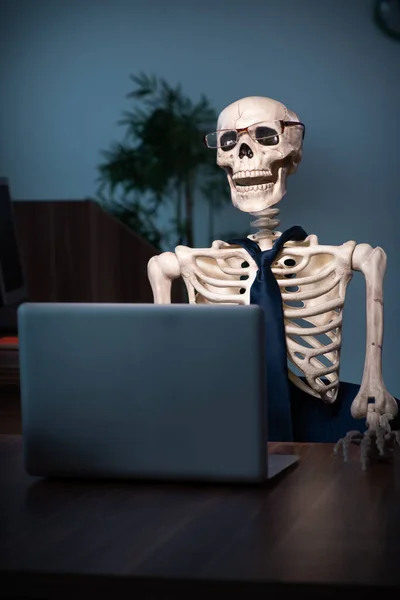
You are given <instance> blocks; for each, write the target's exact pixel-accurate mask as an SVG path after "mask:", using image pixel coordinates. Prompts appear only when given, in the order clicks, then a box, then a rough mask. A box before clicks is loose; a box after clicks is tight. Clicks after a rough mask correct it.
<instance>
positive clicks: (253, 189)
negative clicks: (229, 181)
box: [235, 183, 274, 192]
mask: <svg viewBox="0 0 400 600" xmlns="http://www.w3.org/2000/svg"><path fill="white" fill-rule="evenodd" d="M273 185H274V184H273V183H260V184H259V185H235V188H236V189H237V190H239V191H240V192H256V191H257V192H259V191H265V190H267V189H269V188H271V187H273Z"/></svg>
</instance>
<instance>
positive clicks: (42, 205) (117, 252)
mask: <svg viewBox="0 0 400 600" xmlns="http://www.w3.org/2000/svg"><path fill="white" fill-rule="evenodd" d="M14 214H15V220H16V228H17V234H18V243H19V247H20V253H21V262H22V266H23V271H24V276H25V280H26V287H27V294H28V298H27V299H28V301H30V302H116V303H152V302H153V294H152V291H151V287H150V283H149V281H148V277H147V263H148V261H149V260H150V258H151V257H152V256H154V255H155V254H157V250H156V249H155V248H153V247H152V246H151V245H150V244H149V243H148V242H146V241H145V240H143V239H142V238H140V237H139V236H138V235H136V234H135V232H133V231H131V230H130V229H128V228H127V227H126V226H125V225H123V224H122V223H121V222H120V221H118V220H117V219H115V218H114V217H112V216H111V215H109V214H107V213H106V212H104V210H103V209H102V208H101V207H100V206H99V205H98V204H96V203H95V202H93V201H90V200H86V201H18V202H14ZM172 300H173V302H177V303H180V302H186V292H185V290H184V285H183V283H182V282H181V281H179V282H175V283H174V285H173V288H172ZM1 310H3V312H4V309H0V311H1ZM11 310H14V313H16V309H11V308H10V307H8V308H7V311H8V312H10V311H11ZM13 320H15V327H16V317H15V315H14V316H13ZM1 334H2V331H1V326H0V335H1ZM10 383H13V384H15V385H18V384H19V369H18V349H17V350H16V352H15V353H10V352H6V351H5V350H4V349H1V348H0V400H1V386H2V385H9V384H10Z"/></svg>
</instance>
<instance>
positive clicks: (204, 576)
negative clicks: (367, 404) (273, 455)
mask: <svg viewBox="0 0 400 600" xmlns="http://www.w3.org/2000/svg"><path fill="white" fill-rule="evenodd" d="M272 449H273V451H275V452H282V451H287V450H288V449H293V446H290V445H279V444H274V445H273V446H272ZM294 449H295V450H296V451H298V452H299V453H300V455H301V464H300V465H299V466H298V467H296V468H295V469H294V470H293V471H291V472H288V473H286V474H285V475H284V476H283V477H281V478H280V480H279V481H276V482H275V483H274V484H269V485H267V486H265V487H264V488H262V489H260V488H258V489H254V488H249V487H247V488H246V487H233V486H215V485H213V486H194V485H191V486H184V485H173V484H169V485H165V484H162V485H161V484H153V485H151V484H143V483H142V484H134V483H121V482H120V483H118V482H117V483H109V482H107V483H105V482H103V483H101V482H92V483H90V482H80V483H79V482H69V483H67V482H46V481H41V480H39V479H35V478H32V477H29V476H27V475H26V474H25V473H24V470H23V465H22V452H21V438H20V437H19V436H11V435H10V436H7V435H4V436H0V494H1V512H0V531H1V538H0V597H2V598H4V597H8V598H11V597H16V596H19V597H24V598H27V597H34V598H42V599H47V598H52V599H57V600H63V599H64V598H68V599H69V600H70V599H72V598H73V599H77V598H89V597H90V598H92V597H93V598H96V599H99V598H100V599H102V598H115V599H118V600H120V599H123V598H128V597H129V598H130V599H132V598H139V599H140V600H142V599H146V598H151V599H153V600H154V599H158V598H160V599H161V598H163V599H164V600H165V599H169V598H174V600H176V599H177V598H178V599H180V598H185V600H191V598H193V597H195V596H194V594H195V592H199V597H200V595H201V596H202V597H206V595H207V598H208V597H212V598H214V597H218V598H222V599H224V598H228V597H230V596H231V593H233V592H235V598H236V597H238V598H239V597H241V598H244V599H246V600H247V598H251V599H253V598H263V600H270V599H271V598H280V600H282V594H283V593H284V597H285V598H286V597H291V598H293V599H295V600H296V599H297V598H319V599H322V598H339V597H340V598H343V597H347V594H348V595H349V596H348V597H351V598H352V599H354V598H361V597H362V598H363V599H365V598H371V599H372V598H374V600H376V598H377V597H378V598H380V597H383V594H384V593H388V592H390V593H391V594H392V595H391V596H390V597H392V598H396V597H398V596H399V589H400V470H399V468H393V467H391V466H389V465H376V466H374V467H373V468H372V469H371V470H370V471H369V472H367V473H364V472H362V471H361V469H360V465H359V463H358V462H357V461H356V460H355V459H354V460H352V461H351V462H350V463H349V464H343V463H342V462H341V460H340V459H339V458H335V457H334V456H333V455H332V446H331V445H295V446H294ZM296 584H297V585H296ZM331 584H332V585H331ZM368 586H370V587H368ZM371 586H372V587H371ZM381 586H383V587H387V588H391V589H386V590H385V591H384V590H382V589H376V587H379V588H380V587H381ZM286 592H287V594H286ZM196 597H197V594H196ZM386 597H389V596H386Z"/></svg>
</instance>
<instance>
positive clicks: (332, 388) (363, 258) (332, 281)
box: [148, 97, 399, 468]
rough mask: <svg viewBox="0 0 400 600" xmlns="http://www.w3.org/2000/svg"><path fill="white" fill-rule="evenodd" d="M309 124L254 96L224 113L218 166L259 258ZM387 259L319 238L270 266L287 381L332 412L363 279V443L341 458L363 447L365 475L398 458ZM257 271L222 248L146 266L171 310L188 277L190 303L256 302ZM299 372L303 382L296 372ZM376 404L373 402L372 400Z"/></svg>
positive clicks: (172, 255)
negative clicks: (352, 288)
mask: <svg viewBox="0 0 400 600" xmlns="http://www.w3.org/2000/svg"><path fill="white" fill-rule="evenodd" d="M303 136H304V126H303V125H302V124H301V123H300V121H299V119H298V117H297V116H296V114H294V113H293V112H291V111H289V110H288V109H287V108H286V107H285V106H284V105H283V104H281V103H280V102H277V101H275V100H271V99H269V98H262V97H249V98H244V99H242V100H239V101H237V102H234V103H233V104H231V105H229V106H228V107H227V108H225V109H224V110H223V111H222V113H221V114H220V116H219V118H218V124H217V132H215V134H210V136H208V137H207V138H206V140H207V141H208V145H209V146H210V147H217V164H218V165H219V166H220V167H221V168H222V169H224V170H225V171H226V174H227V178H228V182H229V185H230V190H231V198H232V203H233V205H234V206H235V207H236V208H238V209H239V210H241V211H243V212H246V213H249V214H251V215H252V216H254V217H256V220H255V221H253V222H252V223H251V225H252V226H253V227H254V228H257V231H256V233H254V234H253V235H250V236H249V238H250V239H252V240H254V241H256V242H257V243H258V244H259V246H260V248H261V250H267V249H270V248H271V247H272V244H273V242H274V240H275V239H276V238H277V237H278V236H279V235H280V232H279V231H275V230H276V228H277V227H278V226H279V223H280V222H279V220H278V218H277V217H278V214H279V209H278V208H277V205H278V204H279V202H280V201H281V200H282V198H283V196H284V195H285V193H286V182H287V177H288V176H289V175H291V174H293V173H294V172H295V171H296V169H297V167H298V165H299V163H300V161H301V158H302V146H303ZM385 270H386V254H385V252H384V251H383V249H382V248H379V247H377V248H372V247H371V246H370V245H369V244H357V243H356V242H355V241H348V242H346V243H344V244H342V245H341V246H330V245H321V244H319V241H318V238H317V236H316V235H309V236H308V237H307V238H306V239H305V240H304V241H303V242H288V243H286V244H285V246H284V248H283V250H282V251H281V253H280V255H279V256H278V258H277V260H276V262H275V263H274V264H273V266H272V271H273V273H274V275H275V277H276V279H277V282H278V284H279V286H280V290H281V295H282V303H283V313H284V322H285V330H286V345H287V354H288V361H289V371H288V374H289V378H290V380H291V381H292V382H293V383H294V385H296V386H297V387H299V388H300V389H302V390H303V391H305V392H307V393H308V394H311V395H312V396H314V397H315V398H316V399H319V400H320V401H322V402H325V403H327V404H331V403H334V402H335V401H336V399H337V394H338V386H339V370H340V349H341V328H342V313H343V307H344V302H345V297H346V290H347V285H348V283H349V281H350V280H351V278H352V273H353V271H361V272H362V273H363V274H364V276H365V280H366V296H367V299H366V320H367V336H366V354H365V363H364V372H363V377H362V383H361V386H360V389H359V392H358V394H357V396H356V397H355V398H354V401H353V403H352V406H351V413H352V416H353V417H354V418H356V419H366V422H367V431H366V433H365V435H362V434H360V433H359V432H357V431H356V432H354V431H353V432H349V433H348V434H347V435H346V437H345V438H344V439H342V440H339V442H338V444H337V446H336V448H335V451H338V449H339V448H340V447H342V449H343V455H344V459H345V460H347V456H348V450H349V445H350V443H352V442H354V443H361V448H362V452H361V457H362V463H363V467H364V468H366V465H367V461H368V460H369V457H370V456H372V455H373V454H374V453H378V454H379V455H380V456H382V457H386V456H388V455H391V449H392V448H393V446H394V442H395V441H396V440H397V442H399V438H398V437H396V436H397V433H395V432H392V431H391V427H390V421H391V420H392V419H393V418H394V416H396V414H397V410H398V409H397V403H396V401H395V399H394V398H393V396H392V395H391V394H390V393H389V392H388V391H387V389H386V387H385V384H384V381H383V377H382V343H383V279H384V274H385ZM256 272H257V266H256V264H255V262H254V261H253V259H252V258H251V257H250V256H249V254H248V253H247V252H246V250H244V249H243V248H241V247H239V246H233V245H229V244H227V243H225V242H223V241H221V240H216V241H214V242H213V243H212V245H211V248H188V247H186V246H178V247H176V248H175V252H164V253H162V254H160V255H159V256H155V257H153V258H152V259H151V260H150V261H149V263H148V276H149V280H150V283H151V286H152V290H153V296H154V302H155V303H157V304H163V303H165V304H166V303H170V302H171V284H172V281H173V280H174V279H177V278H179V277H182V278H183V280H184V283H185V285H186V288H187V291H188V297H189V302H190V303H196V304H200V303H203V304H204V303H206V304H214V303H219V304H241V305H246V304H249V303H250V288H251V285H252V283H253V281H254V279H255V277H256ZM296 370H297V371H298V372H299V373H301V375H302V376H303V378H302V379H301V378H300V377H299V376H298V375H297V374H296V373H295V371H296ZM371 400H373V401H372V402H371Z"/></svg>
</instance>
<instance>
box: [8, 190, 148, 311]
mask: <svg viewBox="0 0 400 600" xmlns="http://www.w3.org/2000/svg"><path fill="white" fill-rule="evenodd" d="M14 211H15V219H16V225H17V231H18V240H19V245H20V251H21V257H22V264H23V269H24V273H25V277H26V280H27V288H28V297H29V300H30V301H31V302H152V294H151V289H150V284H149V282H148V278H147V268H146V267H147V262H148V260H149V259H150V258H151V257H152V256H154V254H156V253H157V251H156V250H155V249H154V248H153V247H152V246H151V245H150V244H148V243H147V242H146V241H145V240H143V239H141V238H140V237H139V236H137V235H136V234H135V233H134V232H133V231H131V230H130V229H128V228H127V227H125V226H124V225H123V224H122V223H120V222H119V221H117V220H116V219H114V217H112V216H111V215H109V214H107V213H105V212H104V211H103V210H102V208H101V207H100V206H99V205H98V204H96V203H95V202H93V201H90V200H86V201H81V202H77V201H37V202H34V201H19V202H15V203H14Z"/></svg>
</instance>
